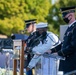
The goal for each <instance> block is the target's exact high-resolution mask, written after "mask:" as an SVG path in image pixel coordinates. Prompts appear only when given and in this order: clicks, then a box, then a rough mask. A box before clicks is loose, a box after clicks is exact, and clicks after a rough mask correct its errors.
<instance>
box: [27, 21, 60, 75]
mask: <svg viewBox="0 0 76 75" xmlns="http://www.w3.org/2000/svg"><path fill="white" fill-rule="evenodd" d="M37 31H38V34H39V35H40V36H39V37H40V38H38V41H39V42H40V43H39V44H38V45H37V46H35V47H34V48H33V49H32V52H33V53H34V57H33V58H32V60H31V61H30V63H29V65H28V66H27V68H26V70H27V71H28V70H30V69H32V68H33V67H35V66H36V64H37V62H38V61H39V60H40V59H41V57H42V56H41V55H42V54H44V53H45V52H46V51H47V50H49V49H51V48H52V47H53V46H54V45H55V44H58V43H59V40H58V37H57V36H56V35H55V34H53V33H52V32H48V31H47V23H43V22H42V23H38V24H37ZM45 61H48V60H45ZM43 62H44V61H43ZM46 64H47V63H46ZM50 71H51V70H50ZM41 75H42V74H41ZM43 75H48V73H47V72H46V68H45V67H44V71H43ZM50 75H52V74H50ZM53 75H55V74H53Z"/></svg>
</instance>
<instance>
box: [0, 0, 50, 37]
mask: <svg viewBox="0 0 76 75" xmlns="http://www.w3.org/2000/svg"><path fill="white" fill-rule="evenodd" d="M49 8H50V3H49V0H0V34H5V35H7V36H10V34H11V33H19V31H20V30H23V29H24V26H25V24H24V20H27V19H34V18H36V19H37V20H38V22H39V21H43V22H46V19H45V18H46V16H47V15H48V11H49Z"/></svg>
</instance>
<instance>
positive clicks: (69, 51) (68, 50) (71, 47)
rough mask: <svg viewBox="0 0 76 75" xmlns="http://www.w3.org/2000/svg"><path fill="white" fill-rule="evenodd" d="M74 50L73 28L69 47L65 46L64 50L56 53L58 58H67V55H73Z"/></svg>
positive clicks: (74, 35)
mask: <svg viewBox="0 0 76 75" xmlns="http://www.w3.org/2000/svg"><path fill="white" fill-rule="evenodd" d="M75 50H76V28H74V30H73V32H72V37H71V40H70V43H69V45H67V46H66V47H65V48H63V49H61V50H60V51H58V55H60V56H67V55H69V54H73V53H74V52H75Z"/></svg>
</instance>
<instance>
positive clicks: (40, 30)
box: [37, 28, 47, 34]
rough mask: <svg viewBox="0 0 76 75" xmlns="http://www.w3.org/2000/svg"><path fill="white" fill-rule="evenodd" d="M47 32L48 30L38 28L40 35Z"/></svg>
mask: <svg viewBox="0 0 76 75" xmlns="http://www.w3.org/2000/svg"><path fill="white" fill-rule="evenodd" d="M46 30H47V29H46V28H37V31H38V32H39V34H42V33H43V32H45V31H46Z"/></svg>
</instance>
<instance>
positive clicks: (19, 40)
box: [12, 34, 28, 75]
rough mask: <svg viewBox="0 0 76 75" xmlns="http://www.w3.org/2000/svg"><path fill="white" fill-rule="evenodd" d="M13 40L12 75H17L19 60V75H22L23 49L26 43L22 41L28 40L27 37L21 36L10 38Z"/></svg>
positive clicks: (15, 35) (16, 35)
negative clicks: (18, 61)
mask: <svg viewBox="0 0 76 75" xmlns="http://www.w3.org/2000/svg"><path fill="white" fill-rule="evenodd" d="M12 38H14V40H13V54H14V55H13V57H12V58H13V75H17V60H20V73H19V75H24V71H23V69H24V47H25V46H26V43H25V41H24V40H26V39H27V38H28V36H26V35H23V34H14V35H13V36H12Z"/></svg>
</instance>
